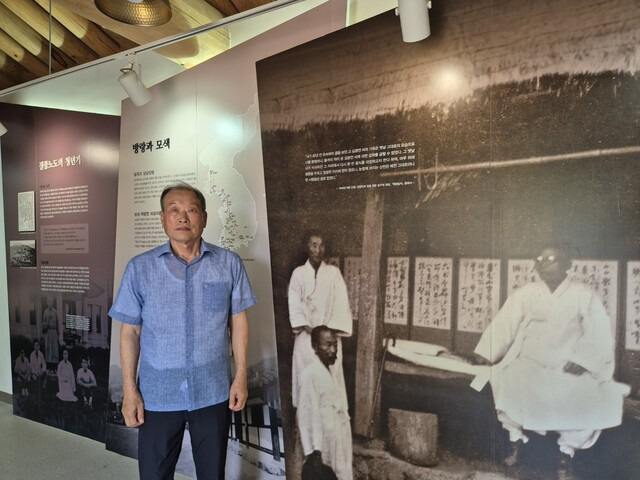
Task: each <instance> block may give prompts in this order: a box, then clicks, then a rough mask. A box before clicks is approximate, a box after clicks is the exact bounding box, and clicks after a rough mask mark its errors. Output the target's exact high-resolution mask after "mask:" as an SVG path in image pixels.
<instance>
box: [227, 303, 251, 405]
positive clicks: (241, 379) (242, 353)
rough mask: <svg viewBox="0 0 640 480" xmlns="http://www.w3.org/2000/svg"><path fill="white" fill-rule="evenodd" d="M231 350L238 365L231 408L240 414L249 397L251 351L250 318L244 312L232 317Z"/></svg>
mask: <svg viewBox="0 0 640 480" xmlns="http://www.w3.org/2000/svg"><path fill="white" fill-rule="evenodd" d="M230 327H231V348H232V349H233V358H234V360H235V364H236V374H235V377H234V378H233V383H232V384H231V389H230V390H229V408H230V409H231V410H233V411H234V412H239V411H240V410H242V409H243V408H244V405H245V403H246V402H247V397H248V395H249V393H248V391H247V351H248V350H249V317H248V316H247V311H246V310H243V311H242V312H240V313H236V314H235V315H232V316H231V321H230Z"/></svg>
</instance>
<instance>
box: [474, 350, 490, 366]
mask: <svg viewBox="0 0 640 480" xmlns="http://www.w3.org/2000/svg"><path fill="white" fill-rule="evenodd" d="M469 360H470V361H471V364H472V365H491V362H490V361H489V360H487V359H486V358H484V357H483V356H482V355H478V354H477V353H475V352H474V353H472V354H471V358H470V359H469Z"/></svg>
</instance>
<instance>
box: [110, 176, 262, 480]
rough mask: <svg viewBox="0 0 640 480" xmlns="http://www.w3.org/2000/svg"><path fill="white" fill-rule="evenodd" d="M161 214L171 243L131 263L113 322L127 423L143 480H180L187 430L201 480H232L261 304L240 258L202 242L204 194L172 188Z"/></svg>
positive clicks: (177, 186) (181, 186) (164, 197)
mask: <svg viewBox="0 0 640 480" xmlns="http://www.w3.org/2000/svg"><path fill="white" fill-rule="evenodd" d="M160 206H161V209H162V211H161V212H160V220H161V222H162V226H163V228H164V231H165V233H166V234H167V236H168V237H169V242H168V243H166V244H164V245H162V246H160V247H157V248H155V249H153V250H150V251H148V252H145V253H143V254H141V255H138V256H136V257H134V258H133V259H132V260H130V261H129V264H128V265H127V268H126V270H125V273H124V276H123V279H122V284H121V285H120V290H119V292H118V295H117V297H116V299H115V301H114V303H113V306H112V308H111V310H110V312H109V315H111V316H112V317H113V318H115V319H117V320H120V321H121V322H123V323H122V328H121V334H120V359H121V364H122V377H123V391H124V398H123V403H122V414H123V416H124V419H125V423H126V424H127V426H130V427H139V435H138V460H139V470H140V477H141V478H142V479H165V478H167V479H168V478H173V472H174V470H175V466H176V462H177V460H178V455H179V453H180V449H181V445H182V437H183V434H184V429H185V425H186V423H187V422H189V434H190V436H191V445H192V447H193V458H194V463H195V467H196V475H197V477H198V478H199V479H224V467H225V459H226V445H227V437H228V430H229V423H230V411H229V410H233V411H239V410H241V409H242V408H243V407H244V405H245V402H246V399H247V348H248V329H249V326H248V317H247V313H246V309H247V308H249V307H250V306H252V305H253V304H254V303H255V302H256V300H255V297H254V295H253V292H252V290H251V286H250V284H249V280H248V277H247V274H246V272H245V269H244V266H243V264H242V261H241V260H240V257H238V255H236V254H235V253H233V252H230V251H228V250H225V249H222V248H220V247H217V246H215V245H212V244H209V243H207V242H205V241H203V240H202V232H203V230H204V228H205V226H206V224H207V212H206V204H205V199H204V196H203V195H202V193H201V192H200V191H199V190H197V189H196V188H193V187H192V186H190V185H188V184H186V183H179V184H175V185H170V186H168V187H166V188H165V189H164V191H163V192H162V195H161V197H160ZM229 330H230V331H231V346H232V349H233V356H234V359H235V365H236V373H235V376H234V378H233V382H231V378H230V377H231V373H230V364H229V343H228V340H229ZM138 362H139V363H140V371H139V375H138V379H137V380H138V381H136V371H137V367H138Z"/></svg>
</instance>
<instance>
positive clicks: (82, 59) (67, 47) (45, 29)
mask: <svg viewBox="0 0 640 480" xmlns="http://www.w3.org/2000/svg"><path fill="white" fill-rule="evenodd" d="M0 3H1V4H3V5H4V6H5V7H7V8H8V9H9V10H11V11H12V12H13V13H15V14H16V16H17V17H19V18H28V19H29V26H30V27H31V28H33V29H34V30H35V31H36V32H38V33H39V34H40V36H41V37H42V38H43V39H45V41H47V42H48V41H49V38H50V39H51V42H52V43H53V44H54V45H55V46H56V47H58V48H60V49H63V50H64V53H65V54H66V55H68V56H69V57H70V58H71V59H72V60H73V61H74V63H75V64H76V65H80V64H82V63H87V62H91V61H93V60H96V59H97V58H98V55H97V54H96V53H95V52H94V51H93V50H91V49H90V48H89V47H87V46H86V45H85V44H84V43H82V42H81V41H80V40H79V39H78V38H77V37H76V36H75V35H73V34H72V33H71V32H70V31H69V30H67V29H66V28H65V27H64V26H63V25H62V24H60V22H58V21H57V20H56V19H55V18H52V19H51V31H49V12H47V11H45V10H44V9H42V8H41V7H40V6H39V5H38V4H37V3H35V2H34V1H33V0H0Z"/></svg>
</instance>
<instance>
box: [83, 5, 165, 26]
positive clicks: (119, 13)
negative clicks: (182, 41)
mask: <svg viewBox="0 0 640 480" xmlns="http://www.w3.org/2000/svg"><path fill="white" fill-rule="evenodd" d="M94 3H95V4H96V7H98V10H100V11H101V12H102V13H104V14H105V15H106V16H108V17H111V18H113V19H114V20H117V21H119V22H123V23H128V24H130V25H140V26H158V25H164V24H165V23H167V22H168V21H169V20H171V5H169V0H94Z"/></svg>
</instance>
